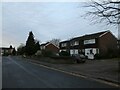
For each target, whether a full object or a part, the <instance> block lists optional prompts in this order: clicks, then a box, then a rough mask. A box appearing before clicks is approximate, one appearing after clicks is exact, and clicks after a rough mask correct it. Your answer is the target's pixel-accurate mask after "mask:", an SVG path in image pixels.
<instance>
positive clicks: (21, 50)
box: [17, 43, 25, 55]
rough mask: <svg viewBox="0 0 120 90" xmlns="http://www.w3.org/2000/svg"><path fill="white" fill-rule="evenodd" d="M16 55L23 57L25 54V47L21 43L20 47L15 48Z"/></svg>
mask: <svg viewBox="0 0 120 90" xmlns="http://www.w3.org/2000/svg"><path fill="white" fill-rule="evenodd" d="M17 54H18V55H23V54H25V45H24V44H22V43H21V45H20V46H19V47H18V48H17Z"/></svg>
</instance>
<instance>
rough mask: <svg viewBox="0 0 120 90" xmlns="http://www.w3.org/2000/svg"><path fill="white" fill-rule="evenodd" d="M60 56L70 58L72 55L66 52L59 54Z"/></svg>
mask: <svg viewBox="0 0 120 90" xmlns="http://www.w3.org/2000/svg"><path fill="white" fill-rule="evenodd" d="M59 55H60V56H70V54H69V53H68V52H66V51H61V52H60V53H59Z"/></svg>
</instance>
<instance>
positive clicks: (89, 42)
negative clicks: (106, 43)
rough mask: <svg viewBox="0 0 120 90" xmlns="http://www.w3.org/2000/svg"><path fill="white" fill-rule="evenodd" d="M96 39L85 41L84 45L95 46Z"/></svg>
mask: <svg viewBox="0 0 120 90" xmlns="http://www.w3.org/2000/svg"><path fill="white" fill-rule="evenodd" d="M95 43H96V42H95V39H89V40H84V45H86V44H95Z"/></svg>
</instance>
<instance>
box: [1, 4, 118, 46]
mask: <svg viewBox="0 0 120 90" xmlns="http://www.w3.org/2000/svg"><path fill="white" fill-rule="evenodd" d="M83 5H84V4H83V3H80V2H56V3H53V2H26V3H25V2H17V3H15V2H4V3H3V4H2V46H4V47H6V46H9V45H10V44H11V45H13V46H14V47H18V46H19V45H20V43H24V44H25V42H26V40H27V37H28V33H29V31H33V34H34V36H35V38H36V39H37V40H39V41H41V43H43V42H46V41H48V40H51V39H53V38H58V39H61V40H67V39H69V38H73V37H76V36H81V35H85V34H90V33H95V32H100V31H105V30H110V31H111V32H112V33H113V34H114V35H115V36H116V37H117V28H114V27H113V26H112V27H110V26H106V25H105V24H104V23H101V24H91V21H90V19H89V18H87V19H85V18H84V17H82V16H83V15H84V14H85V11H87V10H88V9H87V8H85V7H83Z"/></svg>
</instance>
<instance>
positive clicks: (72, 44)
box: [70, 41, 79, 46]
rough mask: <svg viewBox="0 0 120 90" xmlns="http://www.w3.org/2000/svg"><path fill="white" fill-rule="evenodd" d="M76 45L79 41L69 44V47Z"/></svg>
mask: <svg viewBox="0 0 120 90" xmlns="http://www.w3.org/2000/svg"><path fill="white" fill-rule="evenodd" d="M76 45H79V41H74V42H71V44H70V46H76Z"/></svg>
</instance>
